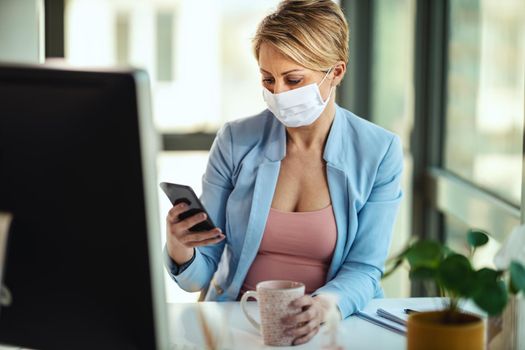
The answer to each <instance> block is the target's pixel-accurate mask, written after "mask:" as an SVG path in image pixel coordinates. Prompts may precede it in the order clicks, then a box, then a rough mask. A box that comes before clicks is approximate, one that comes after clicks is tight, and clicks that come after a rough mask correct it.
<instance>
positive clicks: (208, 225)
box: [160, 182, 216, 232]
mask: <svg viewBox="0 0 525 350" xmlns="http://www.w3.org/2000/svg"><path fill="white" fill-rule="evenodd" d="M160 188H162V190H163V191H164V193H165V194H166V195H167V196H168V199H169V200H170V202H171V204H172V205H174V206H175V205H177V204H179V203H186V204H187V205H188V207H189V208H188V210H187V211H185V212H184V213H181V214H179V219H180V220H184V219H186V218H188V217H190V216H193V215H195V214H198V213H202V212H204V213H206V220H205V221H203V222H200V223H198V224H196V225H194V226H192V227H191V228H190V229H189V230H190V231H192V232H198V231H209V230H211V229H213V228H215V227H216V226H215V224H214V223H213V221H212V220H211V218H210V215H209V214H208V212H207V211H206V209H205V208H204V206H203V205H202V203H201V201H200V200H199V197H197V195H196V194H195V192H194V191H193V189H192V188H191V187H190V186H186V185H179V184H174V183H170V182H161V183H160Z"/></svg>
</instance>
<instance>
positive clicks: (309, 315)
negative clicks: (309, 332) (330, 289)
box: [283, 307, 319, 325]
mask: <svg viewBox="0 0 525 350" xmlns="http://www.w3.org/2000/svg"><path fill="white" fill-rule="evenodd" d="M318 316H319V312H318V310H317V308H315V307H308V309H306V310H304V311H303V312H301V313H299V314H297V315H290V316H287V317H285V318H284V319H283V323H284V324H288V325H297V324H299V323H306V322H310V321H311V320H313V319H314V318H316V317H318Z"/></svg>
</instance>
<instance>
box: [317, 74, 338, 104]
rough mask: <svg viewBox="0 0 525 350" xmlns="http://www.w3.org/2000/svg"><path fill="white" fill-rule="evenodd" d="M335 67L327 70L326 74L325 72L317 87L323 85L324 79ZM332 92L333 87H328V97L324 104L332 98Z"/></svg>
mask: <svg viewBox="0 0 525 350" xmlns="http://www.w3.org/2000/svg"><path fill="white" fill-rule="evenodd" d="M334 68H335V66H332V67H330V69H329V70H328V72H326V74H325V75H324V78H323V80H321V82H320V83H319V85H317V86H318V87H319V86H321V84H323V82H324V80H325V79H326V77H327V76H328V74H330V72H331V71H332V69H334ZM333 90H334V87H333V86H332V87H330V93H329V94H328V97H327V98H326V101H323V102H325V103H327V102H328V100H329V99H330V96H332V91H333ZM321 99H323V97H322V96H321Z"/></svg>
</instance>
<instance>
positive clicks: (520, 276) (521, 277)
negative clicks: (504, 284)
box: [509, 261, 525, 293]
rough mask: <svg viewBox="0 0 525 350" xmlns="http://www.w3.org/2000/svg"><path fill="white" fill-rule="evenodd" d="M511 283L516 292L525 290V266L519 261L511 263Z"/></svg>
mask: <svg viewBox="0 0 525 350" xmlns="http://www.w3.org/2000/svg"><path fill="white" fill-rule="evenodd" d="M509 270H510V285H511V290H512V291H513V292H514V293H518V292H519V291H521V290H522V291H525V267H523V265H522V264H520V263H519V262H517V261H512V262H511V263H510V267H509Z"/></svg>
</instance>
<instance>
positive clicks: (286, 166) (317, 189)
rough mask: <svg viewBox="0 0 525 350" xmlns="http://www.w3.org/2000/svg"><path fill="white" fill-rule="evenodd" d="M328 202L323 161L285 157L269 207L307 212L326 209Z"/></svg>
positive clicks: (328, 195)
mask: <svg viewBox="0 0 525 350" xmlns="http://www.w3.org/2000/svg"><path fill="white" fill-rule="evenodd" d="M330 203H331V200H330V192H329V188H328V181H327V176H326V166H325V164H324V161H323V160H322V159H301V158H288V159H284V160H283V161H282V162H281V167H280V169H279V175H278V178H277V184H276V188H275V192H274V196H273V200H272V208H275V209H278V210H282V211H287V212H306V211H314V210H319V209H322V208H325V207H326V206H327V205H329V204H330Z"/></svg>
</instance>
